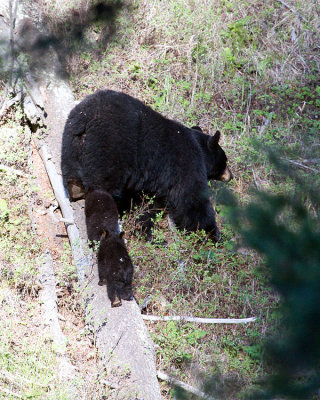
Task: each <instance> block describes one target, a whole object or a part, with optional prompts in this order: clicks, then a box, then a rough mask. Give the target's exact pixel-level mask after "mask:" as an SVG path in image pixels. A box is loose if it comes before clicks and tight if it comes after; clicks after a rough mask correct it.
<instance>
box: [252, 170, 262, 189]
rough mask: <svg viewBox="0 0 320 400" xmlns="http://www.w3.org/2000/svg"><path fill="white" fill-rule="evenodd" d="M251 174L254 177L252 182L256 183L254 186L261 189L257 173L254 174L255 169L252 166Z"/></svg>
mask: <svg viewBox="0 0 320 400" xmlns="http://www.w3.org/2000/svg"><path fill="white" fill-rule="evenodd" d="M252 175H253V179H254V183H255V185H256V188H257V189H258V190H260V189H261V185H260V183H259V182H258V180H257V175H256V172H255V170H254V169H253V168H252Z"/></svg>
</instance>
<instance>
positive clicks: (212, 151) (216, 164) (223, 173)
mask: <svg viewBox="0 0 320 400" xmlns="http://www.w3.org/2000/svg"><path fill="white" fill-rule="evenodd" d="M220 136H221V134H220V132H219V131H217V132H216V133H215V134H214V135H213V136H208V137H207V139H206V143H205V144H203V145H202V150H203V151H204V156H205V163H206V167H207V177H208V180H211V179H214V180H216V181H223V182H229V181H230V180H231V179H232V178H233V175H232V172H231V170H230V168H229V167H228V164H227V156H226V154H225V152H224V151H223V149H222V148H221V147H220V145H219V140H220Z"/></svg>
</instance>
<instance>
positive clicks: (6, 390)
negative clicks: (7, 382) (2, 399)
mask: <svg viewBox="0 0 320 400" xmlns="http://www.w3.org/2000/svg"><path fill="white" fill-rule="evenodd" d="M0 392H3V393H6V394H8V395H9V396H13V397H17V398H18V399H22V398H23V397H22V396H20V394H18V393H14V392H11V390H8V389H5V388H2V387H0Z"/></svg>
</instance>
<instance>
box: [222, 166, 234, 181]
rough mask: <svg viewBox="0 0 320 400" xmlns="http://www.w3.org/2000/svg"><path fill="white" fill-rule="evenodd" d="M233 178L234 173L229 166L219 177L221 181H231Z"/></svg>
mask: <svg viewBox="0 0 320 400" xmlns="http://www.w3.org/2000/svg"><path fill="white" fill-rule="evenodd" d="M231 179H233V173H232V172H231V170H230V168H229V167H226V168H225V170H224V171H223V173H222V174H221V175H220V177H219V181H222V182H230V181H231Z"/></svg>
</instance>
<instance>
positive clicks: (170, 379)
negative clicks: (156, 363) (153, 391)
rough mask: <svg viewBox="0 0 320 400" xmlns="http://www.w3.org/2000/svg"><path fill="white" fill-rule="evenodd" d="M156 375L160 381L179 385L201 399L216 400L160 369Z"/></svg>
mask: <svg viewBox="0 0 320 400" xmlns="http://www.w3.org/2000/svg"><path fill="white" fill-rule="evenodd" d="M157 376H158V378H159V379H161V380H162V381H166V382H169V384H170V385H174V386H179V387H180V388H181V389H184V390H186V391H187V392H190V393H193V394H195V395H197V396H199V397H201V398H203V399H207V400H216V399H214V398H213V397H211V396H209V395H207V394H205V393H204V392H201V390H199V389H196V388H194V387H193V386H190V385H187V384H186V383H184V382H181V381H179V380H178V379H176V378H173V377H172V376H169V375H167V374H165V373H164V372H161V371H157Z"/></svg>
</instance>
